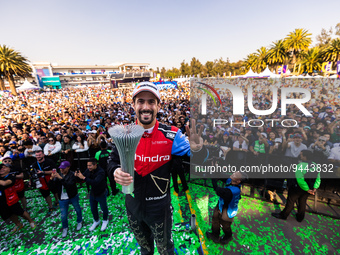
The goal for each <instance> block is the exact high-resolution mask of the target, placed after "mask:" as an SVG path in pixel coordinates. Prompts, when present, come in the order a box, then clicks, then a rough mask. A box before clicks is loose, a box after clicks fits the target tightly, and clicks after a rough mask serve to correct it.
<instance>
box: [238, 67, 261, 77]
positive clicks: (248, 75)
mask: <svg viewBox="0 0 340 255" xmlns="http://www.w3.org/2000/svg"><path fill="white" fill-rule="evenodd" d="M254 77H260V76H259V75H258V74H257V73H254V71H253V70H252V69H251V68H250V69H249V71H248V73H246V74H245V75H242V78H254Z"/></svg>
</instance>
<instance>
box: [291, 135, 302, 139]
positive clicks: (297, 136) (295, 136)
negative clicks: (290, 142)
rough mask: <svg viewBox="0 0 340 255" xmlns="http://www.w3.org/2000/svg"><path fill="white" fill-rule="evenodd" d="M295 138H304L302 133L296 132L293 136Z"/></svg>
mask: <svg viewBox="0 0 340 255" xmlns="http://www.w3.org/2000/svg"><path fill="white" fill-rule="evenodd" d="M293 138H302V135H300V134H295V135H294V136H293Z"/></svg>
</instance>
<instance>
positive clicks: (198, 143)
mask: <svg viewBox="0 0 340 255" xmlns="http://www.w3.org/2000/svg"><path fill="white" fill-rule="evenodd" d="M203 128H204V127H203V125H201V126H200V129H199V131H198V133H197V131H196V120H194V119H192V120H191V128H190V129H189V126H185V130H186V132H187V134H188V137H189V142H190V148H191V150H193V151H199V150H200V149H202V147H203V138H202V132H203Z"/></svg>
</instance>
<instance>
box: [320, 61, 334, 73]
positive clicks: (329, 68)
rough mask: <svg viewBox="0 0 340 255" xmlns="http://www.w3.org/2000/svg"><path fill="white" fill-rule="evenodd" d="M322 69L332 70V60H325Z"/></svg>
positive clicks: (325, 70) (323, 70)
mask: <svg viewBox="0 0 340 255" xmlns="http://www.w3.org/2000/svg"><path fill="white" fill-rule="evenodd" d="M321 70H322V72H324V73H328V72H330V71H331V70H332V62H323V63H322V67H321Z"/></svg>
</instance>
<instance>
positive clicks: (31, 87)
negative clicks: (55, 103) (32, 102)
mask: <svg viewBox="0 0 340 255" xmlns="http://www.w3.org/2000/svg"><path fill="white" fill-rule="evenodd" d="M34 89H39V87H37V86H34V85H32V84H31V83H30V82H29V81H28V80H27V79H25V82H24V84H22V85H21V86H20V87H19V88H18V90H22V91H23V90H34Z"/></svg>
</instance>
